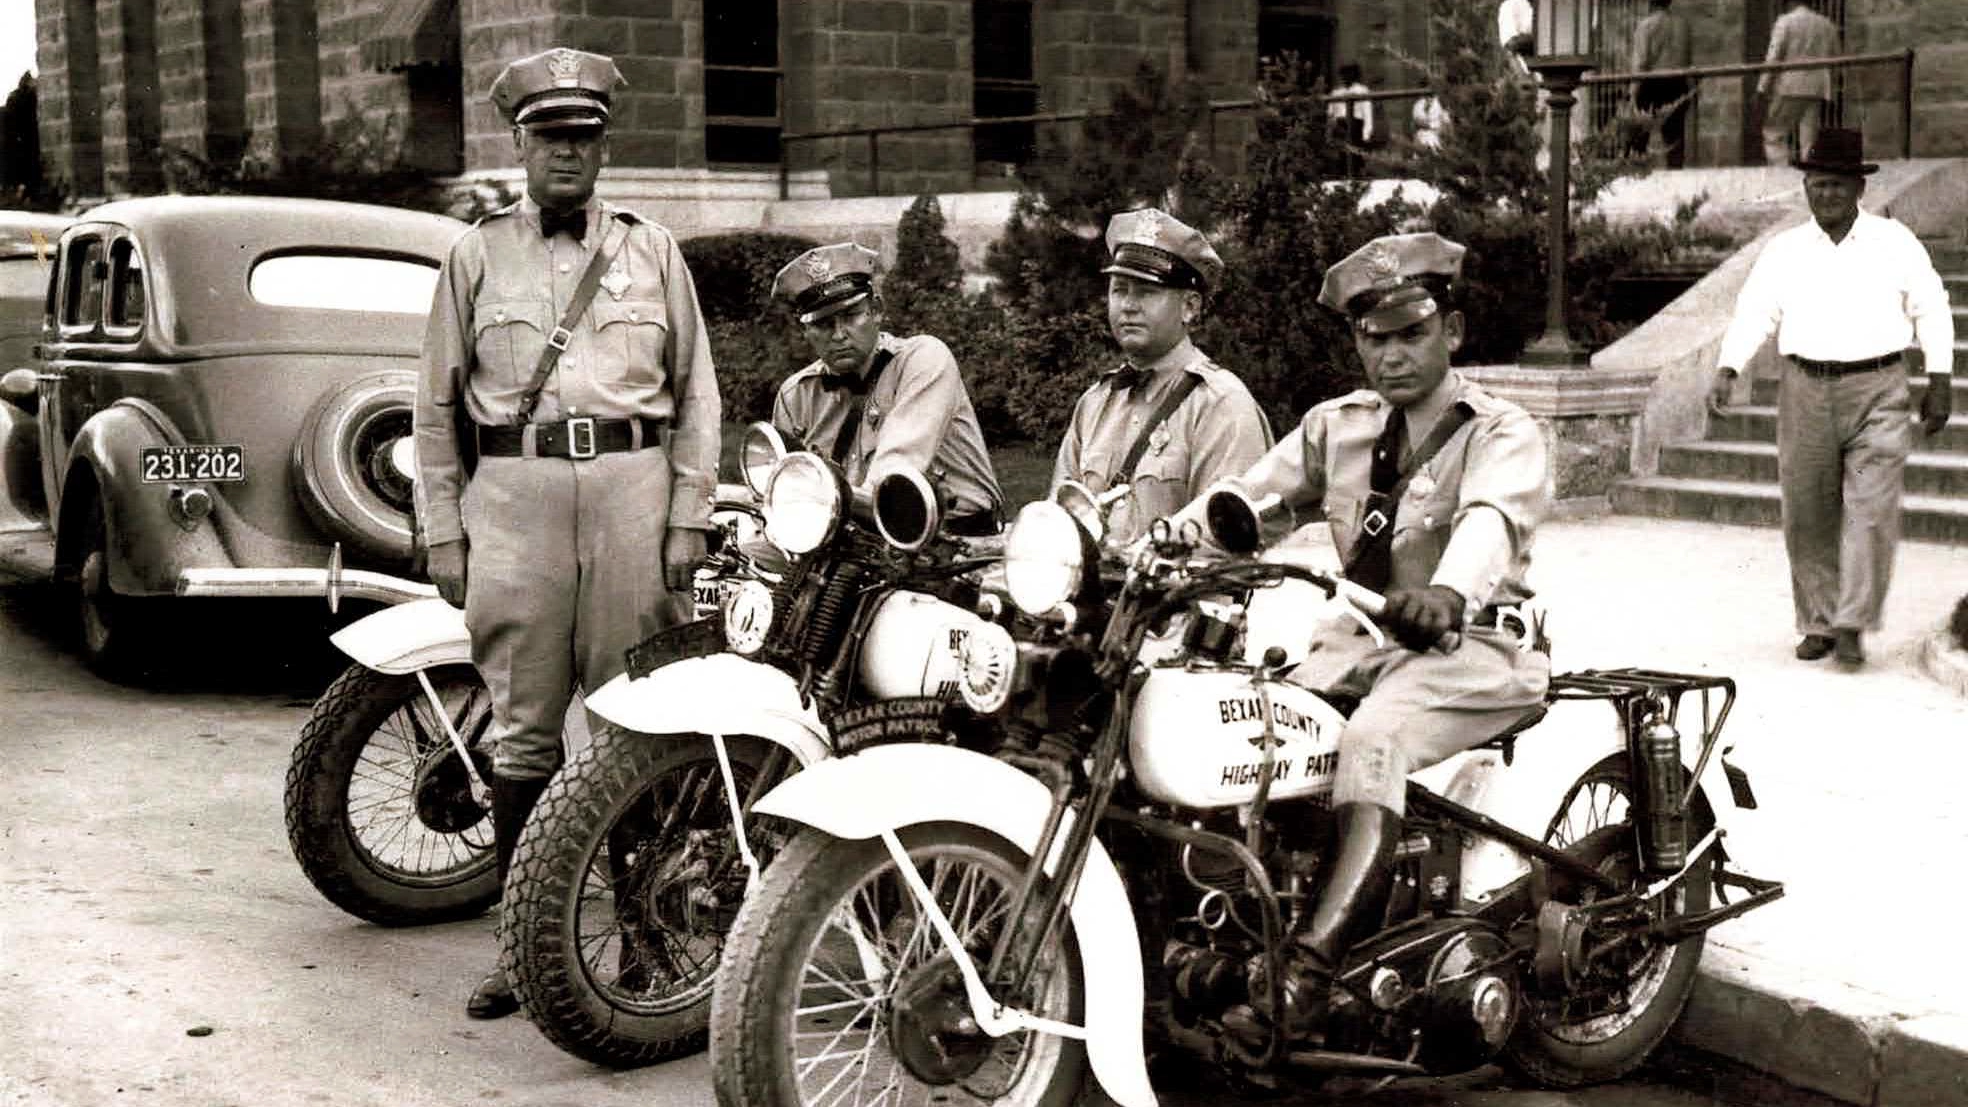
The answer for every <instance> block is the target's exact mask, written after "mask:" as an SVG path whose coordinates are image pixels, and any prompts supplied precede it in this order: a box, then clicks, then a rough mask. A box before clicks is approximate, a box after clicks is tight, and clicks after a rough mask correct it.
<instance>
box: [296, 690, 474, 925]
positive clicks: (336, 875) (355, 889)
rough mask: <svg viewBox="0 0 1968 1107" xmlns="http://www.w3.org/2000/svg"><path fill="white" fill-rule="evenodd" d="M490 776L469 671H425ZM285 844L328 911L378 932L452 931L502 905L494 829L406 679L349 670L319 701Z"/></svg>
mask: <svg viewBox="0 0 1968 1107" xmlns="http://www.w3.org/2000/svg"><path fill="white" fill-rule="evenodd" d="M425 675H426V676H428V677H430V680H431V687H432V688H433V689H435V690H436V692H437V695H438V698H439V699H440V700H442V701H443V703H444V711H445V713H446V715H448V716H449V717H450V719H451V722H452V725H453V726H455V727H456V728H457V730H458V733H459V734H460V735H461V736H462V737H463V738H464V739H465V743H466V748H467V749H470V750H472V751H474V752H473V761H474V763H475V764H476V765H477V767H478V770H479V773H480V775H484V774H486V773H489V772H491V758H490V756H489V751H486V750H485V749H484V737H485V730H486V728H487V726H489V725H490V723H491V719H492V703H491V694H490V693H489V692H488V691H487V690H486V687H485V683H484V682H483V681H482V680H480V679H479V676H478V671H477V670H476V669H474V668H472V667H471V666H470V665H445V666H440V667H438V668H434V669H430V670H426V672H425ZM284 798H285V807H286V817H287V843H288V845H289V846H290V847H292V848H293V851H294V859H295V860H297V861H299V862H300V865H301V871H302V872H304V873H306V874H307V878H308V880H309V881H310V882H311V883H313V885H314V886H315V888H316V889H317V890H318V891H320V892H321V894H322V895H323V896H326V897H327V898H328V901H329V902H330V903H333V904H334V905H335V906H337V907H339V908H341V909H342V910H344V911H347V912H348V913H349V914H351V915H354V916H356V917H357V918H361V919H367V920H368V921H370V922H373V923H377V924H379V925H382V926H418V925H425V924H429V923H440V922H452V921H455V920H457V919H468V918H472V917H473V916H476V915H480V914H483V913H484V912H485V909H486V908H488V907H490V906H492V905H493V904H494V903H497V902H498V900H499V873H498V866H497V863H496V861H495V859H494V857H493V852H492V820H491V818H490V817H489V815H490V813H489V812H488V811H487V809H486V808H485V807H483V806H481V805H480V804H479V803H478V801H477V800H476V799H474V798H473V796H472V790H471V777H470V774H469V773H468V772H466V770H465V766H464V763H463V762H462V761H460V760H459V759H458V755H457V752H456V750H455V749H454V748H453V747H452V745H451V741H450V739H449V738H448V737H447V736H446V734H445V731H444V726H443V723H442V722H441V721H440V720H439V719H438V717H437V714H436V708H435V707H434V706H433V705H432V703H431V702H430V697H429V696H427V695H425V694H424V690H423V688H422V686H421V685H419V684H418V682H417V678H416V676H415V675H414V674H405V675H401V676H391V675H389V674H386V673H379V672H376V671H375V670H373V669H368V668H365V667H363V666H361V665H351V666H349V667H348V669H347V670H345V671H344V672H343V673H342V675H341V676H339V677H336V678H335V680H334V682H333V683H331V684H330V685H329V686H328V689H327V691H325V692H323V693H321V698H320V699H318V700H316V701H315V704H314V710H313V712H312V713H310V714H309V715H308V720H307V723H306V725H305V726H303V727H302V728H301V737H300V741H299V742H297V743H296V744H295V746H294V753H293V757H292V759H291V760H290V761H289V762H288V766H287V787H286V792H285V797H284Z"/></svg>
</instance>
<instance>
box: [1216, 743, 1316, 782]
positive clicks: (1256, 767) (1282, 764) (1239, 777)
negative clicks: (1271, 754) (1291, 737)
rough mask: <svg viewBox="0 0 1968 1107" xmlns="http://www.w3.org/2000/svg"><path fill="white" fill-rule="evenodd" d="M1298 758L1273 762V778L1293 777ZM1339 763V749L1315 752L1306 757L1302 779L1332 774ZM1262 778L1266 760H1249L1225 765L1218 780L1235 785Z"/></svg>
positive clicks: (1281, 779)
mask: <svg viewBox="0 0 1968 1107" xmlns="http://www.w3.org/2000/svg"><path fill="white" fill-rule="evenodd" d="M1296 760H1297V759H1296V758H1291V757H1286V758H1282V759H1280V760H1278V761H1274V762H1272V764H1271V779H1272V780H1273V781H1285V780H1290V779H1291V778H1292V764H1293V763H1294V762H1295V761H1296ZM1338 765H1339V751H1338V750H1330V751H1328V752H1326V753H1320V754H1314V755H1312V756H1311V757H1308V758H1306V759H1305V772H1304V774H1303V775H1302V777H1301V779H1303V780H1312V779H1314V778H1316V777H1322V776H1331V775H1332V772H1333V769H1334V768H1336V767H1337V766H1338ZM1262 779H1264V762H1262V761H1248V762H1245V763H1244V764H1242V765H1225V766H1223V775H1222V776H1221V777H1219V778H1218V782H1219V783H1220V784H1222V785H1224V786H1226V787H1233V786H1236V785H1241V784H1256V783H1257V782H1258V781H1260V780H1262Z"/></svg>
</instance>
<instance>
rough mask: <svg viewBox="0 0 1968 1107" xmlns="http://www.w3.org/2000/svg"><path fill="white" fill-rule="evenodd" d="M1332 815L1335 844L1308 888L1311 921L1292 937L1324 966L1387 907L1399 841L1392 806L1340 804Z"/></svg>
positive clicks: (1335, 962) (1333, 964) (1335, 964)
mask: <svg viewBox="0 0 1968 1107" xmlns="http://www.w3.org/2000/svg"><path fill="white" fill-rule="evenodd" d="M1333 815H1334V817H1335V818H1337V819H1338V821H1339V845H1338V848H1337V849H1335V850H1334V856H1333V858H1332V860H1331V862H1330V863H1328V864H1327V865H1326V866H1325V867H1324V870H1323V871H1322V872H1321V874H1320V876H1321V879H1320V881H1319V886H1318V888H1317V889H1316V890H1315V891H1314V892H1313V907H1312V923H1311V925H1310V926H1308V927H1306V928H1305V930H1304V931H1302V932H1300V933H1299V934H1297V935H1295V936H1293V939H1292V940H1293V941H1294V942H1295V943H1297V945H1298V948H1300V949H1302V950H1305V951H1306V952H1308V953H1310V954H1312V955H1313V956H1314V957H1316V958H1318V959H1319V962H1320V964H1321V965H1323V966H1324V967H1325V968H1327V969H1328V970H1337V969H1338V968H1339V959H1340V957H1341V955H1343V954H1344V953H1345V952H1346V950H1347V947H1349V946H1351V945H1352V944H1353V943H1354V942H1356V941H1359V940H1360V939H1361V938H1364V937H1367V936H1368V934H1370V933H1371V932H1372V929H1373V927H1374V925H1375V924H1377V923H1378V922H1379V921H1380V915H1381V912H1383V911H1385V910H1386V909H1387V895H1388V893H1389V892H1390V891H1392V890H1393V875H1394V873H1393V867H1394V847H1395V846H1396V845H1397V844H1398V843H1399V842H1400V840H1401V816H1400V815H1398V814H1396V813H1395V812H1394V811H1393V810H1392V809H1391V808H1386V807H1382V806H1381V805H1379V804H1377V803H1343V804H1341V805H1339V806H1338V807H1336V808H1334V809H1333Z"/></svg>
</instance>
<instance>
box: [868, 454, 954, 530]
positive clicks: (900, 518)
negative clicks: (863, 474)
mask: <svg viewBox="0 0 1968 1107" xmlns="http://www.w3.org/2000/svg"><path fill="white" fill-rule="evenodd" d="M942 521H943V508H942V505H940V504H938V503H937V502H936V490H935V489H934V488H932V487H930V484H929V478H928V477H925V476H923V475H922V473H921V471H920V470H917V469H916V468H914V467H913V466H901V467H898V468H895V469H891V470H889V471H888V473H887V474H886V475H884V476H882V477H881V478H880V479H878V480H876V481H875V529H876V530H878V531H880V532H881V536H882V537H883V538H886V539H887V540H888V544H889V545H891V546H894V547H895V548H896V549H898V550H920V549H922V548H923V547H924V546H926V545H928V544H929V540H930V539H932V538H934V537H936V528H937V527H938V526H939V525H940V524H941V523H942Z"/></svg>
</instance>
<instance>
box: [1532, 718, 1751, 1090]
mask: <svg viewBox="0 0 1968 1107" xmlns="http://www.w3.org/2000/svg"><path fill="white" fill-rule="evenodd" d="M1636 797H1637V792H1636V791H1635V789H1634V787H1633V779H1632V773H1631V771H1630V769H1629V767H1628V763H1627V756H1626V754H1624V753H1619V754H1613V755H1611V756H1609V757H1607V758H1605V759H1604V760H1602V761H1600V762H1599V763H1598V764H1596V765H1594V766H1592V767H1591V768H1590V769H1587V770H1586V771H1585V772H1584V773H1582V774H1581V775H1580V776H1579V778H1578V779H1577V780H1576V781H1574V782H1573V783H1572V786H1571V787H1570V788H1569V789H1567V790H1566V793H1565V796H1564V799H1563V800H1562V801H1561V802H1560V803H1559V805H1558V810H1557V813H1556V814H1554V815H1553V816H1552V818H1551V822H1550V824H1549V825H1548V826H1547V827H1546V829H1545V835H1544V840H1545V841H1546V842H1548V843H1550V844H1551V845H1554V846H1557V847H1559V848H1561V849H1563V850H1565V851H1566V852H1567V853H1570V854H1572V855H1574V856H1576V857H1579V858H1581V859H1583V860H1585V861H1587V862H1588V863H1590V864H1592V865H1593V866H1594V867H1596V868H1598V869H1599V871H1601V872H1604V873H1608V874H1610V875H1612V876H1614V877H1616V878H1617V879H1619V880H1620V882H1621V883H1622V885H1624V888H1623V890H1631V889H1633V888H1637V887H1640V886H1643V885H1645V884H1647V883H1649V882H1650V878H1649V877H1647V876H1646V875H1645V874H1643V873H1642V872H1641V870H1640V864H1639V857H1638V855H1637V851H1638V844H1637V838H1636V835H1635V830H1634V826H1633V819H1634V817H1635V811H1634V806H1635V804H1636V803H1637V798H1636ZM1699 804H1700V801H1699V800H1697V809H1696V810H1695V811H1694V812H1692V814H1691V817H1690V818H1689V820H1688V828H1687V836H1688V842H1689V844H1690V845H1691V846H1692V845H1693V844H1694V843H1695V842H1696V841H1698V840H1699V839H1700V838H1701V837H1702V836H1703V835H1705V834H1707V833H1708V830H1709V827H1710V826H1711V825H1713V822H1712V819H1711V818H1710V817H1709V816H1708V815H1707V814H1706V813H1705V812H1703V811H1702V810H1700V809H1699ZM1712 868H1713V866H1712V863H1711V862H1709V861H1708V860H1707V859H1704V860H1703V862H1702V863H1699V864H1697V865H1695V866H1694V867H1693V868H1692V869H1690V870H1689V872H1688V874H1687V876H1686V877H1684V878H1683V879H1682V880H1681V881H1680V882H1679V883H1678V884H1676V885H1674V886H1673V887H1672V888H1670V889H1668V891H1666V892H1665V893H1663V894H1662V896H1661V897H1660V900H1659V901H1657V903H1656V904H1655V905H1654V908H1653V909H1654V910H1655V911H1656V912H1657V913H1672V914H1694V913H1698V912H1701V911H1705V910H1707V909H1708V902H1709V893H1710V887H1711V881H1710V876H1711V873H1712ZM1553 883H1554V887H1553V895H1552V898H1553V899H1554V900H1556V901H1558V902H1560V903H1565V904H1570V905H1573V906H1579V905H1584V904H1589V903H1591V902H1592V901H1593V900H1594V899H1596V898H1598V896H1599V893H1598V892H1597V890H1596V889H1593V888H1591V887H1590V886H1587V885H1583V884H1579V885H1578V886H1576V887H1566V886H1565V885H1567V884H1569V883H1570V882H1567V881H1564V880H1562V879H1561V878H1559V877H1555V876H1554V878H1553ZM1619 933H1624V934H1626V935H1627V936H1626V937H1625V938H1624V940H1623V942H1622V943H1621V944H1619V945H1615V946H1611V947H1609V948H1607V949H1605V950H1604V951H1603V952H1601V953H1600V954H1599V955H1597V956H1596V957H1595V959H1594V962H1593V965H1592V967H1591V968H1590V970H1589V971H1586V972H1583V973H1581V974H1580V979H1579V982H1578V984H1577V986H1576V987H1574V988H1571V989H1569V990H1559V991H1556V992H1553V993H1550V994H1540V993H1539V992H1538V991H1537V989H1536V987H1535V980H1533V981H1532V982H1531V986H1532V991H1531V994H1530V995H1529V996H1528V997H1527V999H1528V1001H1527V1004H1526V1010H1525V1012H1524V1015H1523V1017H1522V1018H1521V1019H1520V1020H1519V1022H1518V1025H1517V1030H1516V1033H1514V1034H1513V1035H1512V1036H1511V1039H1510V1042H1509V1044H1508V1045H1507V1046H1506V1047H1505V1049H1504V1055H1503V1060H1504V1063H1505V1064H1506V1065H1508V1066H1509V1067H1510V1068H1511V1069H1513V1070H1515V1071H1516V1072H1518V1073H1519V1074H1520V1075H1523V1076H1526V1077H1528V1078H1530V1079H1532V1080H1534V1081H1536V1082H1537V1083H1539V1084H1543V1085H1545V1086H1546V1087H1553V1088H1576V1087H1580V1086H1583V1085H1586V1084H1599V1083H1605V1082H1607V1081H1612V1080H1618V1079H1619V1078H1621V1077H1623V1076H1625V1075H1627V1074H1628V1073H1630V1072H1632V1071H1633V1070H1634V1069H1636V1068H1638V1067H1639V1066H1640V1063H1641V1062H1643V1061H1645V1060H1646V1059H1647V1055H1648V1054H1650V1053H1652V1052H1653V1050H1654V1048H1655V1047H1656V1046H1658V1045H1659V1044H1660V1043H1661V1040H1662V1039H1663V1038H1665V1037H1667V1033H1668V1031H1669V1030H1670V1029H1672V1028H1673V1026H1674V1021H1675V1020H1676V1019H1678V1018H1680V1017H1681V1009H1682V1008H1683V1007H1685V1006H1687V1003H1688V996H1689V995H1690V994H1692V993H1693V991H1694V988H1695V971H1696V969H1697V968H1698V967H1699V965H1700V963H1701V954H1702V947H1703V945H1704V944H1705V942H1706V940H1707V935H1706V934H1696V935H1693V936H1692V937H1689V938H1685V939H1683V940H1682V941H1680V942H1678V943H1676V944H1674V945H1664V944H1662V943H1660V942H1657V941H1651V940H1646V939H1644V938H1642V937H1640V936H1637V935H1633V934H1631V931H1630V930H1626V931H1621V932H1619ZM1611 936H1612V934H1611V933H1607V934H1600V933H1595V932H1594V931H1592V930H1591V929H1588V930H1587V931H1585V932H1584V934H1583V935H1582V941H1581V943H1580V944H1581V945H1583V946H1585V947H1588V948H1590V947H1593V946H1597V945H1599V944H1601V942H1602V940H1604V939H1607V938H1609V937H1611Z"/></svg>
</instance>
